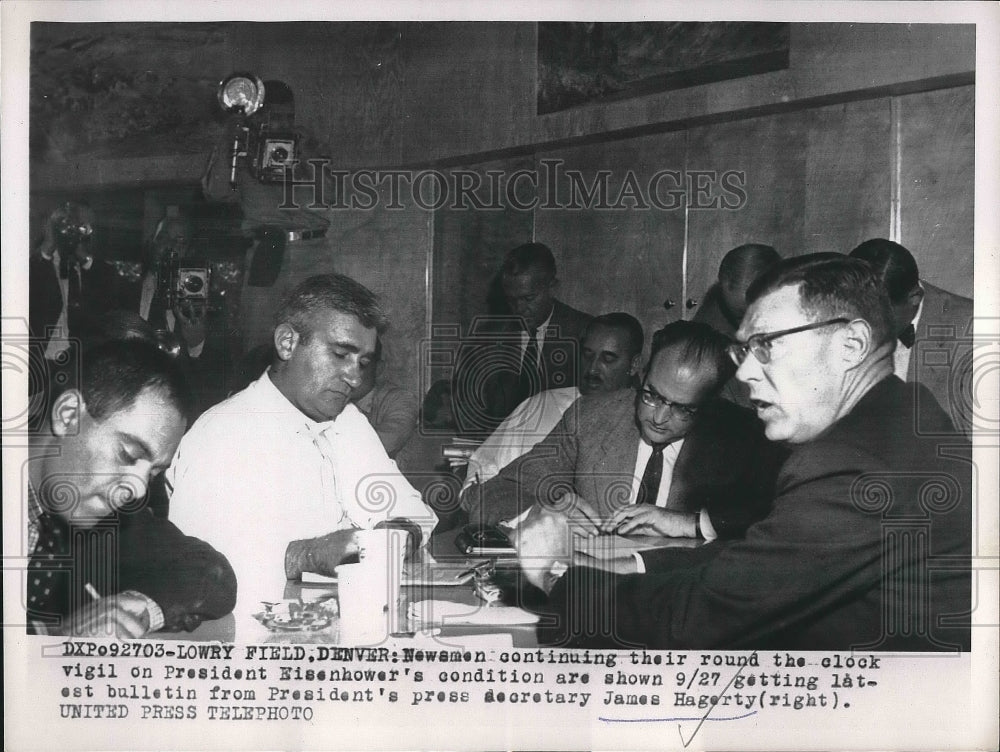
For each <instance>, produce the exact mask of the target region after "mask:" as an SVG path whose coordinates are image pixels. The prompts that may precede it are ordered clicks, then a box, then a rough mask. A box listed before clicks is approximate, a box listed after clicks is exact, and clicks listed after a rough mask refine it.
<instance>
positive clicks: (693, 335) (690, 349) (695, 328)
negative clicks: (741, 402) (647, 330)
mask: <svg viewBox="0 0 1000 752" xmlns="http://www.w3.org/2000/svg"><path fill="white" fill-rule="evenodd" d="M728 345H729V338H728V337H726V335H725V334H722V333H721V332H719V331H716V330H715V329H713V328H712V327H711V326H709V325H708V324H705V323H703V322H701V321H684V320H679V321H674V322H672V323H670V324H667V325H666V326H665V327H663V328H662V329H660V330H658V331H657V332H655V333H654V334H653V342H652V344H651V345H650V348H649V360H648V361H647V362H646V371H647V372H648V371H649V369H650V368H652V366H653V359H654V358H655V357H656V356H657V354H658V353H659V352H660V351H661V350H666V349H667V348H668V347H682V348H683V349H682V350H681V358H682V359H683V360H684V361H685V362H688V363H691V364H695V365H698V366H702V365H707V366H710V367H712V368H713V369H714V370H715V372H716V380H715V382H714V383H713V386H712V391H713V392H714V391H717V390H719V389H721V388H722V386H723V385H724V384H725V383H726V382H727V381H729V379H731V378H732V377H733V375H734V374H735V373H736V365H735V364H734V363H733V361H732V359H731V358H730V357H729V353H728V352H727V351H726V348H727V347H728Z"/></svg>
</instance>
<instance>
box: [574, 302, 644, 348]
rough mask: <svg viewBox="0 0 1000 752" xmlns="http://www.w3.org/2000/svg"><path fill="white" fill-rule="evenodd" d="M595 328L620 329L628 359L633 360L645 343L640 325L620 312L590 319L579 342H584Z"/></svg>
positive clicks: (634, 318) (628, 315) (631, 316)
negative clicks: (623, 336)
mask: <svg viewBox="0 0 1000 752" xmlns="http://www.w3.org/2000/svg"><path fill="white" fill-rule="evenodd" d="M597 326H606V327H608V328H609V329H621V330H622V331H624V332H625V338H626V343H625V346H626V347H627V348H628V354H629V357H630V358H634V357H635V356H636V355H638V354H639V353H641V352H642V345H643V343H644V342H645V341H646V335H645V333H644V332H643V331H642V324H640V323H639V321H638V319H636V317H635V316H633V315H631V314H628V313H624V312H622V311H615V312H613V313H605V314H603V315H601V316H597V317H595V318H592V319H591V320H590V321H589V322H588V323H587V326H586V327H585V328H584V330H583V336H582V337H580V341H581V342H582V341H583V340H585V339H586V338H587V335H589V334H590V332H591V331H592V330H593V329H594V327H597Z"/></svg>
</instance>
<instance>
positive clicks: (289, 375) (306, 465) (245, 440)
mask: <svg viewBox="0 0 1000 752" xmlns="http://www.w3.org/2000/svg"><path fill="white" fill-rule="evenodd" d="M275 321H276V322H277V326H276V327H275V330H274V347H275V360H274V362H273V364H272V365H271V367H270V368H269V369H268V371H267V372H265V373H264V374H263V375H262V376H261V377H260V378H259V379H258V380H257V381H255V382H254V383H253V384H251V385H250V386H249V387H247V388H246V389H244V390H243V391H242V392H239V393H237V394H235V395H233V396H232V397H230V398H229V399H228V400H226V401H224V402H222V403H221V404H219V405H216V406H215V407H213V408H212V409H210V410H208V411H207V412H206V413H205V414H204V415H202V417H201V418H199V419H198V420H197V421H196V422H195V424H194V426H192V428H191V430H190V431H189V432H188V434H187V435H186V436H185V437H184V439H183V441H182V442H181V445H180V447H179V448H178V451H177V455H176V457H175V458H174V462H173V464H172V465H171V467H170V470H169V471H168V473H167V483H168V486H169V487H170V492H171V499H170V517H171V519H172V520H174V521H175V522H178V523H179V524H187V525H190V530H191V532H192V533H194V534H198V533H195V531H198V532H199V533H200V534H201V535H202V536H203V537H204V538H205V539H207V540H209V541H210V542H212V544H213V545H215V546H216V547H217V548H218V549H219V550H220V551H223V552H224V553H226V554H227V555H228V558H229V560H230V562H231V563H232V565H233V568H234V570H235V571H236V575H237V578H238V580H239V602H238V605H237V610H238V611H240V612H241V613H242V612H245V611H247V610H248V607H249V608H253V607H254V606H255V605H259V601H260V600H276V599H278V598H280V597H281V587H282V584H283V583H284V581H285V580H286V579H295V578H297V577H299V576H300V575H301V574H302V572H304V571H309V572H317V573H320V574H328V575H332V574H333V569H334V568H335V567H336V566H337V565H339V564H340V563H341V562H342V561H343V560H345V559H346V558H347V557H349V556H351V555H352V554H355V553H357V542H356V539H355V536H354V531H355V530H358V529H371V528H373V527H375V526H377V525H383V524H386V523H390V521H391V524H401V523H403V526H405V527H408V528H409V529H410V530H411V531H412V533H413V534H414V535H416V536H419V537H420V539H421V541H422V542H426V541H427V539H428V537H429V536H430V533H431V530H433V528H434V526H435V524H436V522H437V518H436V516H435V514H434V512H433V511H431V510H430V509H429V508H428V507H426V506H425V505H424V503H423V501H422V500H421V498H420V494H419V493H418V492H417V491H416V490H414V489H413V487H412V486H411V485H410V484H409V483H408V482H407V481H406V479H405V478H404V477H403V476H402V474H400V472H399V470H398V469H397V467H396V464H395V463H394V462H393V461H392V460H391V459H389V457H388V455H387V454H386V452H385V449H384V448H383V447H382V443H381V442H380V441H379V437H378V435H377V434H376V433H375V430H374V429H373V428H372V426H371V424H370V423H369V422H368V420H367V419H366V418H365V416H364V415H362V414H361V412H360V411H359V410H358V409H357V407H355V406H354V405H353V404H350V402H349V400H350V393H351V390H352V389H353V388H354V387H356V386H357V385H358V383H359V381H360V371H361V369H362V368H364V366H365V365H366V364H367V363H368V362H369V361H370V360H371V358H372V357H373V355H374V352H375V340H376V337H377V335H378V334H379V333H381V332H383V331H384V330H385V328H386V326H387V321H386V318H385V315H384V313H383V312H382V309H381V307H380V305H379V302H378V299H377V298H376V296H375V295H374V294H373V293H372V292H371V291H369V290H368V289H367V288H365V287H363V286H362V285H360V284H358V283H357V282H355V281H354V280H352V279H349V278H348V277H344V276H342V275H337V274H329V275H319V276H315V277H310V278H309V279H307V280H305V281H304V282H302V283H301V284H300V285H299V286H298V287H296V288H295V289H294V290H293V291H292V292H291V293H290V294H289V296H288V297H287V298H286V299H285V301H284V303H283V304H282V306H281V307H280V308H279V310H278V312H277V314H276V316H275Z"/></svg>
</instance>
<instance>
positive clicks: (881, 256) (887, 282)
mask: <svg viewBox="0 0 1000 752" xmlns="http://www.w3.org/2000/svg"><path fill="white" fill-rule="evenodd" d="M850 256H851V258H858V259H862V260H864V261H867V262H868V263H869V264H870V265H871V267H872V269H874V270H875V274H876V275H878V278H879V279H880V280H881V282H882V285H883V286H884V287H885V291H886V292H887V293H889V300H890V301H891V302H893V303H901V302H903V299H904V298H905V297H906V296H907V295H909V294H910V292H912V291H913V288H914V287H916V286H917V285H918V284H920V272H919V271H918V270H917V262H916V260H915V259H914V258H913V255H912V254H911V253H910V252H909V251H908V250H906V249H905V248H904V247H903V246H901V245H900V244H899V243H894V242H892V241H891V240H886V239H885V238H872V239H871V240H866V241H865V242H864V243H862V244H861V245H859V246H858V247H857V248H855V249H854V250H853V251H851V253H850Z"/></svg>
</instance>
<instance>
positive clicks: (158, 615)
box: [122, 590, 166, 632]
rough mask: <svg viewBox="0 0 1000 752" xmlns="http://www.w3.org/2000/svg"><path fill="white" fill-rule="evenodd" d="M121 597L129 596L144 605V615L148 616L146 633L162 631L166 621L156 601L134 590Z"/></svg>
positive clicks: (124, 593)
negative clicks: (139, 600)
mask: <svg viewBox="0 0 1000 752" xmlns="http://www.w3.org/2000/svg"><path fill="white" fill-rule="evenodd" d="M122 595H131V596H133V597H135V598H139V599H141V600H142V602H143V603H144V604H145V605H146V613H148V614H149V629H147V630H146V631H147V632H159V631H160V630H161V629H163V625H164V623H165V622H166V620H165V619H164V618H163V610H162V609H161V608H160V606H159V604H158V603H157V602H156V601H154V600H153V599H152V598H150V597H149V596H148V595H143V594H142V593H140V592H137V591H135V590H126V591H124V592H123V593H122Z"/></svg>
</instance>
